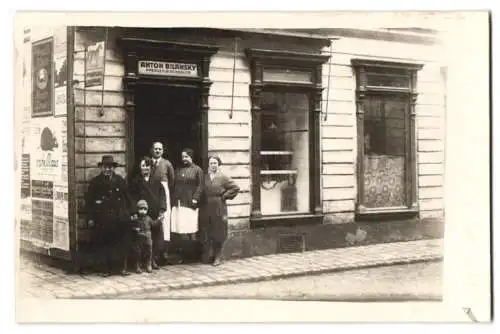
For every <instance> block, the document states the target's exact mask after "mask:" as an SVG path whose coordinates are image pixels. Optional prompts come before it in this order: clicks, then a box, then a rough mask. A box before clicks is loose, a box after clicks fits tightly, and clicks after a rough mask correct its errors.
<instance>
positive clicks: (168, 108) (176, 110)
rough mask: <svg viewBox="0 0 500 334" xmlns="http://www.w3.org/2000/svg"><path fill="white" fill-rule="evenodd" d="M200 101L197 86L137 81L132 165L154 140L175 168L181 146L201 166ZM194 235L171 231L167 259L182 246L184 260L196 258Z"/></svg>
mask: <svg viewBox="0 0 500 334" xmlns="http://www.w3.org/2000/svg"><path fill="white" fill-rule="evenodd" d="M200 102H201V98H200V90H199V88H191V87H177V86H175V87H174V86H155V85H139V86H138V87H137V88H136V90H135V104H136V111H135V116H134V161H135V163H134V168H135V166H136V165H137V163H138V161H139V160H140V159H141V157H143V156H150V149H151V145H152V143H153V142H155V141H160V142H162V143H163V144H164V148H165V150H164V151H165V152H164V157H165V158H167V159H168V160H170V162H171V163H172V165H173V166H174V168H175V169H177V168H179V167H180V166H181V165H182V160H181V153H182V150H183V149H184V148H191V149H192V150H194V152H195V154H194V158H193V161H194V163H196V164H197V165H198V166H200V167H202V168H203V159H204V158H205V157H204V156H203V155H204V153H203V152H204V150H203V145H204V143H203V142H202V133H201V131H203V127H202V123H201V122H202V118H201V109H200ZM197 239H198V240H191V241H186V240H183V239H181V238H179V235H175V234H172V236H171V242H169V243H167V245H168V259H167V261H168V262H169V263H170V264H175V263H179V260H180V258H181V257H180V254H179V250H180V249H182V250H183V252H184V256H183V258H184V261H188V262H198V261H199V260H200V257H201V253H200V251H201V244H200V242H199V238H197Z"/></svg>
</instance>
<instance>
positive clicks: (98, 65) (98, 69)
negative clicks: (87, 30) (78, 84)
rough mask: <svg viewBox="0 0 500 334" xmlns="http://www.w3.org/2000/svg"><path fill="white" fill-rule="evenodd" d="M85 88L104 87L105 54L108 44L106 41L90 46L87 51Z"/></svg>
mask: <svg viewBox="0 0 500 334" xmlns="http://www.w3.org/2000/svg"><path fill="white" fill-rule="evenodd" d="M86 51H87V52H86V56H85V61H86V70H85V87H95V86H102V85H104V63H105V60H104V54H105V52H106V44H105V43H104V41H100V42H96V43H95V44H92V45H89V46H88V47H87V50H86Z"/></svg>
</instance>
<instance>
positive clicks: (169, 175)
mask: <svg viewBox="0 0 500 334" xmlns="http://www.w3.org/2000/svg"><path fill="white" fill-rule="evenodd" d="M163 153H164V147H163V144H162V143H160V142H154V143H153V146H152V147H151V159H152V162H153V166H152V169H151V178H152V179H153V180H158V181H160V182H161V184H162V185H163V187H164V188H165V195H166V201H167V203H166V204H167V205H166V207H167V211H166V212H165V215H164V219H163V224H162V225H161V228H160V229H159V230H157V231H153V253H154V254H153V257H156V258H157V260H158V261H159V262H165V261H166V251H167V247H166V245H165V241H170V214H171V205H170V196H171V194H172V192H173V189H174V177H175V174H174V166H173V165H172V163H171V162H170V161H168V160H167V159H165V158H164V157H163ZM155 244H156V246H157V247H154V246H155Z"/></svg>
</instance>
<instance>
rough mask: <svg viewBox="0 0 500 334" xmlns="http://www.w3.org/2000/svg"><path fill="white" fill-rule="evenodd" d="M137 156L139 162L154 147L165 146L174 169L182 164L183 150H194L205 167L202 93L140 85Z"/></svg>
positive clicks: (178, 88) (136, 116)
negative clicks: (160, 144)
mask: <svg viewBox="0 0 500 334" xmlns="http://www.w3.org/2000/svg"><path fill="white" fill-rule="evenodd" d="M135 103H136V113H135V120H134V121H135V123H134V130H135V133H134V153H135V161H136V162H137V161H138V160H139V159H140V157H142V156H145V155H146V156H149V155H150V149H151V145H152V143H153V142H155V141H160V142H162V143H163V144H164V145H165V154H164V157H165V158H167V159H168V160H170V161H171V162H172V164H173V165H174V168H177V167H179V166H180V164H181V151H182V149H183V148H191V149H193V150H194V152H195V157H194V162H195V163H196V164H197V165H199V166H202V165H201V162H202V159H203V157H202V156H201V152H202V143H201V132H200V130H201V127H200V121H201V113H200V92H199V89H197V88H189V87H171V86H153V85H144V86H142V85H140V86H138V87H137V89H136V96H135Z"/></svg>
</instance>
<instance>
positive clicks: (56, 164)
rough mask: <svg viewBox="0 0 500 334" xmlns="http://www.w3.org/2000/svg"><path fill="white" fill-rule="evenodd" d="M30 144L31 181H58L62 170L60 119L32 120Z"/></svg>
mask: <svg viewBox="0 0 500 334" xmlns="http://www.w3.org/2000/svg"><path fill="white" fill-rule="evenodd" d="M30 142H31V145H30V151H31V178H32V179H33V180H44V181H59V180H60V179H61V168H62V167H61V165H62V149H61V143H62V129H61V121H60V119H57V118H47V119H43V120H42V119H36V120H35V119H33V121H32V122H31V133H30Z"/></svg>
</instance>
